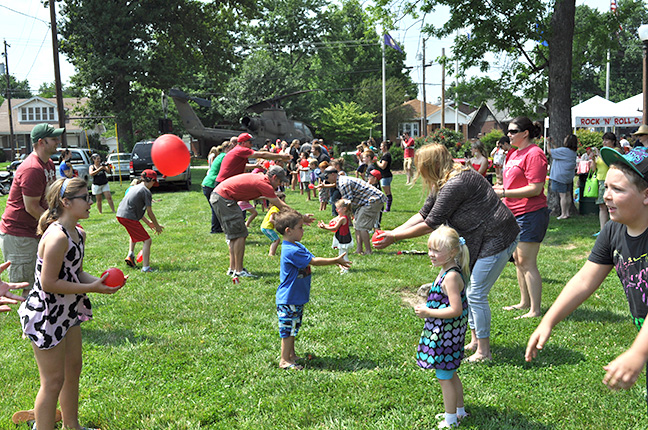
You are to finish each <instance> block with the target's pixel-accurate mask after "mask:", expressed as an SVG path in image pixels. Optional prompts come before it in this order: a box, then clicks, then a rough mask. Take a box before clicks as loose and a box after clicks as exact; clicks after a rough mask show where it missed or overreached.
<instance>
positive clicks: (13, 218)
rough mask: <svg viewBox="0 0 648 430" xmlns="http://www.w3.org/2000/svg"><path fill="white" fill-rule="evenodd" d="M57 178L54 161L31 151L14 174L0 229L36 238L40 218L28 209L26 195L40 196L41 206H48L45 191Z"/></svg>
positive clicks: (12, 234) (15, 234)
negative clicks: (24, 197)
mask: <svg viewBox="0 0 648 430" xmlns="http://www.w3.org/2000/svg"><path fill="white" fill-rule="evenodd" d="M54 180H56V170H55V168H54V163H53V162H52V160H47V163H43V162H42V161H41V159H40V158H38V155H36V153H35V152H32V153H31V154H29V157H27V158H26V159H25V161H23V162H22V163H21V164H20V166H18V169H17V170H16V174H15V175H14V180H13V183H12V185H11V190H10V191H9V197H8V198H7V206H6V208H5V211H4V214H3V215H2V221H1V222H0V231H1V232H3V233H6V234H9V235H11V236H19V237H33V238H37V237H38V236H37V235H36V228H37V226H38V220H37V219H36V218H34V217H33V216H31V215H30V214H29V212H27V210H26V209H25V202H24V200H23V196H27V197H40V205H41V207H42V208H43V209H47V201H46V200H45V191H46V189H47V187H48V186H49V185H50V184H51V183H52V182H54Z"/></svg>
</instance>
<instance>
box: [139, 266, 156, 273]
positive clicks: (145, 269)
mask: <svg viewBox="0 0 648 430" xmlns="http://www.w3.org/2000/svg"><path fill="white" fill-rule="evenodd" d="M142 272H144V273H151V272H155V269H154V268H152V267H151V266H149V267H142Z"/></svg>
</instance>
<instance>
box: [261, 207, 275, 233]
mask: <svg viewBox="0 0 648 430" xmlns="http://www.w3.org/2000/svg"><path fill="white" fill-rule="evenodd" d="M276 213H279V208H278V207H276V206H274V205H273V206H272V207H271V208H270V209H268V213H266V216H265V218H263V222H262V223H261V228H265V229H266V230H274V223H273V222H272V221H270V217H271V216H272V214H276Z"/></svg>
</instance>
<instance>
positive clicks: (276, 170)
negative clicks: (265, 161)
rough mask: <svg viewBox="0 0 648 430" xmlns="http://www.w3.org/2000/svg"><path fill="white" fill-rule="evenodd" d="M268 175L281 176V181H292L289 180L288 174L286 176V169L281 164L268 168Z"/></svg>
mask: <svg viewBox="0 0 648 430" xmlns="http://www.w3.org/2000/svg"><path fill="white" fill-rule="evenodd" d="M266 175H267V176H268V177H270V176H276V177H278V178H279V180H280V181H281V182H290V181H289V180H288V176H286V171H285V170H284V169H283V167H281V166H272V167H270V168H269V169H268V172H267V173H266Z"/></svg>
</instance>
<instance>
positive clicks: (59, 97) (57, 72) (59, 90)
mask: <svg viewBox="0 0 648 430" xmlns="http://www.w3.org/2000/svg"><path fill="white" fill-rule="evenodd" d="M55 3H56V2H55V1H54V0H50V1H49V7H50V25H51V27H52V51H53V53H54V85H55V86H56V107H57V111H58V123H59V128H65V106H64V105H63V87H62V85H61V69H60V66H59V54H58V36H57V31H56V9H55ZM61 144H62V145H63V147H64V148H67V136H66V134H65V133H63V135H62V136H61Z"/></svg>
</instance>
